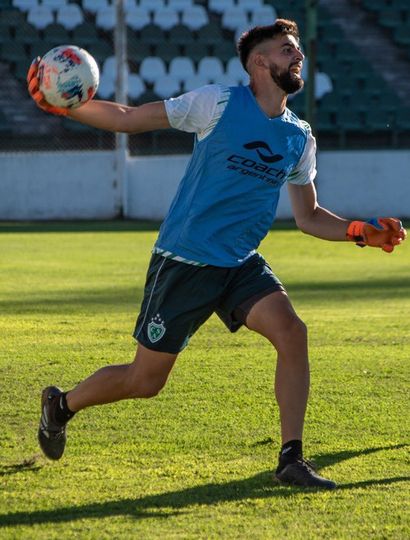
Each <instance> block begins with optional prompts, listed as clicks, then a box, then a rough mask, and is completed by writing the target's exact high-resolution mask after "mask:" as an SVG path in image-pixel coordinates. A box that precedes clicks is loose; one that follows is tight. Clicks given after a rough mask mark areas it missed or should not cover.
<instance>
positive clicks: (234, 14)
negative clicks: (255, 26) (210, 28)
mask: <svg viewBox="0 0 410 540" xmlns="http://www.w3.org/2000/svg"><path fill="white" fill-rule="evenodd" d="M247 25H248V26H249V19H248V15H247V13H246V11H245V10H244V9H242V8H240V7H233V8H230V9H227V10H226V11H225V12H224V13H223V15H222V26H223V27H224V28H228V29H229V30H236V29H237V28H242V27H244V26H247Z"/></svg>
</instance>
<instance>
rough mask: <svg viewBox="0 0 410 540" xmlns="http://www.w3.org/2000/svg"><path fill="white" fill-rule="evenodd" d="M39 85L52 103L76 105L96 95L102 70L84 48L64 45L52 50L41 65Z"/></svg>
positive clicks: (62, 105)
mask: <svg viewBox="0 0 410 540" xmlns="http://www.w3.org/2000/svg"><path fill="white" fill-rule="evenodd" d="M38 80H39V89H40V90H41V92H42V93H43V94H44V97H45V99H46V101H47V102H48V103H50V105H54V106H56V107H65V108H70V109H75V108H76V107H80V105H83V104H84V103H87V101H89V100H90V99H92V98H93V97H94V95H95V93H96V91H97V88H98V83H99V80H100V72H99V69H98V65H97V62H96V61H95V60H94V58H93V57H92V56H91V54H89V53H88V52H87V51H85V50H84V49H80V47H76V46H74V45H61V46H59V47H54V49H51V51H48V53H46V54H45V55H44V56H43V58H42V59H41V60H40V63H39V66H38Z"/></svg>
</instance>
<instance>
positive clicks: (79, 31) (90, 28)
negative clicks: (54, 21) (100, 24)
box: [72, 22, 99, 49]
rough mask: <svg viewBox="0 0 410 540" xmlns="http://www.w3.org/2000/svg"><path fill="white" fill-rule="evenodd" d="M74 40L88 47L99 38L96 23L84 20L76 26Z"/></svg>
mask: <svg viewBox="0 0 410 540" xmlns="http://www.w3.org/2000/svg"><path fill="white" fill-rule="evenodd" d="M72 35H73V38H72V42H73V43H75V44H76V45H79V46H80V47H83V48H85V49H86V48H87V47H88V45H91V44H93V43H95V42H96V41H98V40H99V37H98V33H97V30H96V28H95V25H94V24H92V23H89V22H84V23H82V24H79V25H78V26H76V27H75V28H74V30H73V34H72Z"/></svg>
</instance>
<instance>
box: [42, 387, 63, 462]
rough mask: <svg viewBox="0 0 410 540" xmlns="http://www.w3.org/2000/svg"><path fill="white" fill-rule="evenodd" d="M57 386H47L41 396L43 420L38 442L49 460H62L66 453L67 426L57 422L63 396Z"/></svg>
mask: <svg viewBox="0 0 410 540" xmlns="http://www.w3.org/2000/svg"><path fill="white" fill-rule="evenodd" d="M62 393H63V392H62V391H61V390H60V388H57V387H56V386H47V388H44V390H43V393H42V394H41V418H40V426H39V429H38V442H39V443H40V447H41V449H42V451H43V452H44V454H45V455H46V456H47V457H48V458H49V459H54V460H56V459H60V458H61V456H62V455H63V453H64V448H65V443H66V440H67V437H66V425H67V424H61V423H59V422H57V421H56V418H55V412H56V408H57V406H58V404H59V400H60V398H61V396H62Z"/></svg>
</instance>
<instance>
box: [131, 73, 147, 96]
mask: <svg viewBox="0 0 410 540" xmlns="http://www.w3.org/2000/svg"><path fill="white" fill-rule="evenodd" d="M144 92H145V84H144V81H143V80H142V79H141V77H140V76H139V75H137V74H136V73H130V74H129V75H128V95H129V97H130V98H131V99H138V98H139V97H140V96H141V95H142V94H143V93H144Z"/></svg>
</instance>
